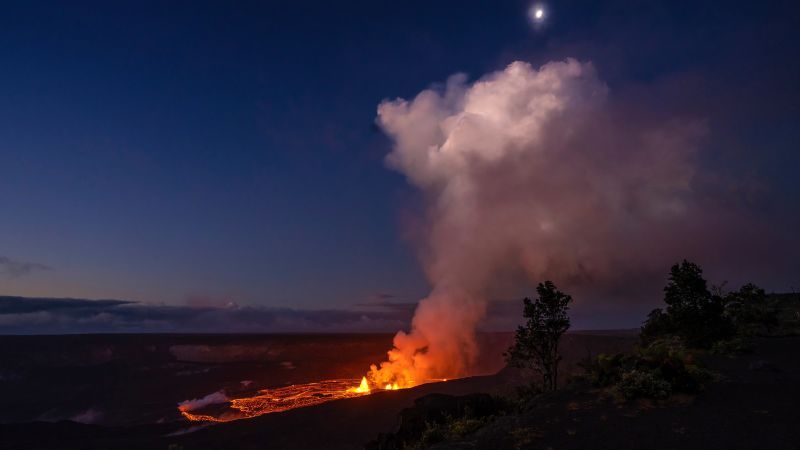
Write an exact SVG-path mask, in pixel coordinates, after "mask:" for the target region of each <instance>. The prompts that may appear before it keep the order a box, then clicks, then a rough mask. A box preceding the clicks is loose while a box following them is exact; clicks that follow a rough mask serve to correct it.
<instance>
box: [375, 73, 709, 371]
mask: <svg viewBox="0 0 800 450" xmlns="http://www.w3.org/2000/svg"><path fill="white" fill-rule="evenodd" d="M608 91H609V90H608V88H607V87H606V85H605V84H604V83H603V82H601V81H600V80H599V79H598V77H597V75H596V73H595V70H594V68H593V66H592V65H591V64H590V63H581V62H578V61H576V60H573V59H568V60H566V61H563V62H551V63H548V64H545V65H544V66H542V67H541V68H539V69H538V70H537V69H535V68H532V67H531V66H530V65H529V64H527V63H523V62H514V63H512V64H511V65H509V66H508V67H507V68H506V69H505V70H502V71H498V72H494V73H491V74H488V75H486V76H485V77H483V78H482V79H480V80H478V81H476V82H474V83H472V84H468V83H467V81H466V77H464V76H463V75H455V76H452V77H451V78H450V79H449V80H448V81H447V83H446V86H445V87H444V88H443V89H439V90H435V89H429V90H424V91H422V92H421V93H420V94H419V95H417V96H416V98H414V99H413V100H411V101H406V100H402V99H397V100H394V101H384V102H382V103H381V104H380V106H379V107H378V119H377V120H378V123H379V124H380V126H381V127H382V129H383V130H384V131H385V132H386V133H387V135H388V136H389V137H390V138H391V139H392V140H393V143H394V146H393V149H392V151H391V153H390V154H389V155H388V157H387V162H388V164H389V166H390V167H392V168H394V169H396V170H398V171H400V172H401V173H403V174H404V175H406V177H407V178H408V180H409V182H410V183H411V184H412V185H413V186H415V187H416V188H418V189H419V190H420V191H421V192H422V193H423V194H424V197H425V200H426V217H425V219H426V220H425V229H424V230H423V231H422V234H423V236H424V239H423V245H422V247H423V248H422V252H421V253H422V260H423V263H424V266H425V267H424V268H425V271H426V274H427V276H428V278H429V280H430V282H431V284H432V291H431V293H430V294H429V295H428V297H427V298H425V299H423V300H421V301H420V303H419V305H418V307H417V310H416V312H415V315H414V318H413V321H412V325H411V330H410V332H409V333H405V332H403V331H400V332H398V333H397V335H396V336H395V339H394V348H393V349H392V350H391V351H390V352H389V354H388V356H389V358H388V361H386V362H384V363H382V364H381V365H380V367H376V366H372V368H371V371H370V376H371V378H372V380H373V382H375V383H377V384H378V385H379V386H383V385H384V384H385V383H390V382H395V381H396V382H398V383H399V384H401V385H413V384H414V383H415V382H420V381H423V380H424V379H428V378H442V377H455V376H459V375H463V374H465V373H466V372H467V371H468V370H469V366H470V364H471V363H472V362H473V361H474V359H475V356H476V353H477V347H476V342H475V329H476V326H477V325H478V324H479V323H480V321H481V320H482V319H483V317H484V315H485V312H486V306H487V300H488V298H489V296H490V295H497V293H498V292H502V291H503V289H508V287H509V285H511V284H513V280H518V279H519V278H520V277H527V278H529V279H531V280H539V279H540V277H543V276H548V277H551V278H554V279H556V280H566V281H567V282H569V283H573V284H580V283H581V281H582V280H583V281H585V280H592V282H594V283H603V282H604V281H607V280H611V279H613V277H614V276H615V275H614V271H612V270H611V269H610V267H612V266H614V264H615V262H623V261H625V262H626V264H645V265H646V264H647V262H648V261H650V260H651V259H652V258H649V257H648V255H647V254H648V253H649V252H651V251H652V250H653V249H652V244H648V245H644V243H646V242H658V241H659V239H660V236H661V235H668V234H669V230H670V227H671V226H673V225H674V223H676V222H678V221H680V218H681V217H682V216H683V215H684V214H686V211H687V209H688V208H689V207H690V203H691V198H690V194H691V181H692V178H693V175H694V173H695V165H694V162H693V159H694V158H693V156H694V154H695V152H696V148H697V140H698V138H699V137H701V135H702V134H703V127H702V126H701V125H699V124H697V123H692V122H683V123H682V122H670V123H667V124H658V125H656V126H649V125H647V124H646V123H645V122H646V121H643V120H638V118H636V117H630V115H628V116H627V117H625V115H620V114H617V113H616V112H615V111H614V108H612V107H611V106H610V102H609V99H608ZM640 244H641V245H640Z"/></svg>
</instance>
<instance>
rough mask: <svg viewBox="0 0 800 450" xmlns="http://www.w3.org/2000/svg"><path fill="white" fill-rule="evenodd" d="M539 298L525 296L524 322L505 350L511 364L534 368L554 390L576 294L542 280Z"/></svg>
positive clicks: (539, 286)
mask: <svg viewBox="0 0 800 450" xmlns="http://www.w3.org/2000/svg"><path fill="white" fill-rule="evenodd" d="M536 292H537V293H538V294H539V296H538V298H536V299H535V300H531V299H529V298H525V299H524V300H523V303H524V305H525V307H524V311H523V317H525V318H526V319H527V321H526V322H525V324H524V325H522V326H520V327H519V328H517V333H516V336H515V338H514V344H513V345H512V346H511V347H510V348H509V349H508V351H507V352H506V353H505V357H506V361H507V362H508V364H509V365H511V366H514V367H519V368H527V369H533V370H535V371H536V372H538V373H539V374H541V376H542V389H544V390H550V391H553V390H555V389H556V386H557V385H556V383H557V381H558V363H559V361H560V360H561V356H560V355H559V353H558V342H559V340H560V339H561V335H562V334H564V332H565V331H567V330H568V329H569V326H570V320H569V315H567V311H569V304H570V303H571V302H572V297H570V296H569V295H567V294H565V293H563V292H561V291H559V290H558V289H556V286H555V285H554V284H553V282H552V281H545V282H544V283H539V285H538V286H537V287H536Z"/></svg>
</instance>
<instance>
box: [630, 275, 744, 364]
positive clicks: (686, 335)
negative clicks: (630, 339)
mask: <svg viewBox="0 0 800 450" xmlns="http://www.w3.org/2000/svg"><path fill="white" fill-rule="evenodd" d="M664 303H666V304H667V308H666V310H662V309H656V310H653V311H652V312H651V313H650V314H649V315H648V318H647V321H646V322H645V324H644V326H643V327H642V332H641V339H642V343H643V344H645V345H648V344H650V343H651V342H653V341H655V340H656V339H658V338H660V337H663V336H678V337H680V338H681V339H682V340H683V341H684V342H685V343H686V345H688V346H690V347H697V348H708V347H710V346H711V345H712V344H714V343H715V342H717V341H719V340H721V339H725V338H728V337H730V336H732V335H733V333H734V331H735V328H734V325H733V322H732V321H731V318H730V317H728V315H726V314H725V301H724V299H723V298H721V297H720V296H719V295H713V294H712V293H711V291H709V289H708V285H707V282H706V280H705V279H704V278H703V270H702V269H701V268H700V267H699V266H698V265H697V264H694V263H691V262H689V261H686V260H684V261H683V262H681V263H680V264H675V265H674V266H672V269H671V270H670V275H669V282H668V283H667V286H666V287H665V288H664Z"/></svg>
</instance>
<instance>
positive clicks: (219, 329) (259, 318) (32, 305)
mask: <svg viewBox="0 0 800 450" xmlns="http://www.w3.org/2000/svg"><path fill="white" fill-rule="evenodd" d="M415 307H416V303H414V302H389V301H383V302H381V303H363V304H357V305H355V307H354V308H352V309H338V310H337V309H329V310H301V309H289V308H267V307H257V306H239V305H237V304H235V303H233V302H230V303H229V304H227V305H225V306H169V305H155V304H146V303H139V302H134V301H129V300H88V299H77V298H28V297H12V296H0V334H72V333H280V332H392V331H396V330H398V329H401V328H406V327H408V325H409V323H410V321H411V316H412V314H413V312H414V308H415ZM521 312H522V303H521V301H520V300H513V301H512V300H498V301H493V302H490V303H489V312H488V320H487V322H486V326H485V328H486V329H488V330H493V331H496V330H511V329H513V328H514V327H515V326H516V324H517V323H518V321H519V318H520V317H521Z"/></svg>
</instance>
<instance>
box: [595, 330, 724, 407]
mask: <svg viewBox="0 0 800 450" xmlns="http://www.w3.org/2000/svg"><path fill="white" fill-rule="evenodd" d="M584 368H585V376H584V377H585V378H586V379H587V380H588V381H590V382H591V383H593V384H594V385H595V386H598V387H610V388H611V389H612V390H614V391H615V392H618V393H619V394H620V395H622V396H623V397H625V398H626V399H630V398H634V397H649V398H663V397H666V396H669V395H670V394H671V393H672V392H687V393H691V392H697V391H700V390H701V389H703V387H704V386H705V384H706V383H707V382H709V381H710V380H711V379H713V375H712V373H711V372H709V371H707V370H705V369H703V368H701V367H699V366H698V365H697V364H696V363H695V360H694V355H693V354H692V353H690V352H689V351H688V350H687V349H686V348H685V347H684V346H683V344H682V342H681V340H680V339H678V338H674V337H672V338H666V339H659V340H656V341H654V342H653V343H651V344H650V345H649V346H647V347H642V348H638V349H637V350H636V352H635V353H634V354H633V355H623V354H616V355H604V354H601V355H598V356H597V358H595V359H594V360H592V361H590V362H589V363H587V364H584Z"/></svg>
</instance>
